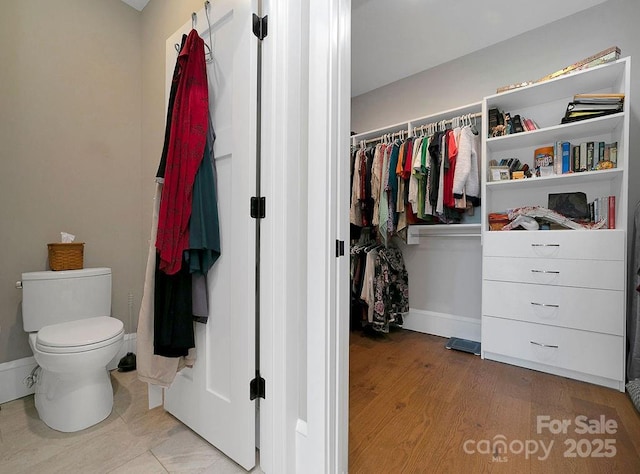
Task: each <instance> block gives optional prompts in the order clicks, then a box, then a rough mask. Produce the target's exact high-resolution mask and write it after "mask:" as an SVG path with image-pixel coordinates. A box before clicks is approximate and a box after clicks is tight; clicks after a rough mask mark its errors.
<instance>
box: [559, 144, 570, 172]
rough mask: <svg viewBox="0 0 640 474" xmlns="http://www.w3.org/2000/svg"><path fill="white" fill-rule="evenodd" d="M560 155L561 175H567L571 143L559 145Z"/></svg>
mask: <svg viewBox="0 0 640 474" xmlns="http://www.w3.org/2000/svg"><path fill="white" fill-rule="evenodd" d="M561 153H562V154H561V155H560V156H562V160H561V163H562V167H561V171H560V172H561V173H568V172H569V171H571V143H569V142H562V145H561Z"/></svg>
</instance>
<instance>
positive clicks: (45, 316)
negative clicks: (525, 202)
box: [22, 268, 111, 332]
mask: <svg viewBox="0 0 640 474" xmlns="http://www.w3.org/2000/svg"><path fill="white" fill-rule="evenodd" d="M110 315H111V269H110V268H84V269H82V270H65V271H44V272H29V273H23V274H22V321H23V327H24V330H25V331H26V332H33V331H39V330H40V329H41V328H42V327H44V326H48V325H50V324H57V323H64V322H67V321H74V320H77V319H86V318H94V317H96V316H110Z"/></svg>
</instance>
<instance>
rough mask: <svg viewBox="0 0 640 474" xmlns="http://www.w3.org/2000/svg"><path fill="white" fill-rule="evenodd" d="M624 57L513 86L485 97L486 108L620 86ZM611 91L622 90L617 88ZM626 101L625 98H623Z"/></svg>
mask: <svg viewBox="0 0 640 474" xmlns="http://www.w3.org/2000/svg"><path fill="white" fill-rule="evenodd" d="M627 62H628V60H627V58H623V59H619V60H617V61H615V62H611V63H607V64H603V65H601V66H596V67H592V68H587V69H583V70H581V71H576V72H573V73H570V74H566V75H564V76H560V77H557V78H555V79H551V80H548V81H544V82H538V83H535V84H531V85H529V86H526V87H522V88H519V89H513V90H511V91H508V92H503V93H501V94H495V95H492V96H489V97H487V98H486V102H487V106H488V108H491V107H498V108H501V109H503V110H518V109H521V108H523V107H529V106H531V105H532V104H542V103H546V102H551V101H555V100H559V99H563V98H565V97H569V96H573V95H575V94H581V93H586V92H593V91H596V90H602V89H606V88H614V87H616V86H618V87H619V84H621V83H622V82H623V79H624V74H625V67H626V66H627ZM614 92H624V91H622V90H616V91H614ZM625 102H626V101H625Z"/></svg>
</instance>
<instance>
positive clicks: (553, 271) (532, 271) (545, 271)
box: [531, 270, 560, 275]
mask: <svg viewBox="0 0 640 474" xmlns="http://www.w3.org/2000/svg"><path fill="white" fill-rule="evenodd" d="M531 273H553V274H557V275H559V274H560V272H558V271H555V270H531Z"/></svg>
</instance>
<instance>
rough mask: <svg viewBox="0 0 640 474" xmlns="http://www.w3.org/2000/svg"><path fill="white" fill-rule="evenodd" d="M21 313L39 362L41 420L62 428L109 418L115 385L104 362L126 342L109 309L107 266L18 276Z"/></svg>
mask: <svg viewBox="0 0 640 474" xmlns="http://www.w3.org/2000/svg"><path fill="white" fill-rule="evenodd" d="M21 287H22V290H23V295H22V296H23V298H22V315H23V325H24V329H25V331H27V332H28V333H29V345H30V346H31V350H32V351H33V355H34V358H35V360H36V362H37V363H38V365H39V366H40V367H39V369H37V371H36V373H35V405H36V409H37V410H38V415H39V416H40V419H41V420H42V421H44V422H45V423H46V424H47V425H48V426H49V427H51V428H53V429H55V430H58V431H63V432H74V431H80V430H83V429H85V428H88V427H90V426H92V425H95V424H96V423H99V422H100V421H102V420H104V419H105V418H106V417H108V416H109V414H110V413H111V410H112V408H113V389H112V387H111V379H110V377H109V372H108V371H107V364H108V363H109V362H110V361H111V360H112V359H113V358H114V357H115V356H116V355H117V354H118V351H119V350H120V348H121V347H122V343H123V340H124V327H123V324H122V321H120V320H119V319H116V318H112V317H111V316H109V314H110V312H111V269H109V268H89V269H82V270H69V271H58V272H52V271H46V272H31V273H23V274H22V282H21Z"/></svg>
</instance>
